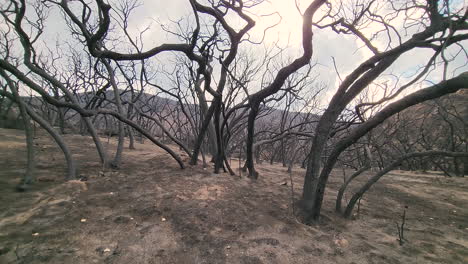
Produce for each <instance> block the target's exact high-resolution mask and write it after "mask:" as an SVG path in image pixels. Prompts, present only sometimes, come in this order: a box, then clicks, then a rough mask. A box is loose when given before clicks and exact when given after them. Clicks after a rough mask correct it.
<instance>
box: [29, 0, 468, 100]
mask: <svg viewBox="0 0 468 264" xmlns="http://www.w3.org/2000/svg"><path fill="white" fill-rule="evenodd" d="M31 1H33V0H31ZM69 1H70V5H71V6H72V7H73V6H74V5H75V6H76V3H74V2H73V1H72V0H69ZM120 1H121V0H110V1H109V3H110V4H111V5H112V6H116V5H117V4H118V3H119V2H120ZM309 2H311V0H297V4H298V6H299V9H300V10H301V12H302V11H304V8H305V7H306V5H308V3H309ZM334 2H336V1H332V3H334ZM139 3H140V6H139V7H138V8H136V9H135V10H134V12H133V13H132V16H131V19H130V24H129V29H130V34H132V35H133V36H135V37H137V36H138V35H139V32H141V30H143V29H145V28H147V27H148V30H147V31H146V32H145V34H144V35H143V43H144V50H147V49H149V48H152V47H154V46H156V45H160V44H162V43H166V42H170V43H177V42H178V40H177V38H175V37H174V36H172V35H171V34H168V33H167V32H165V31H164V30H163V29H162V27H161V25H164V26H166V27H168V28H174V27H173V26H174V21H180V20H182V21H185V22H187V21H190V20H191V19H193V14H192V11H191V8H190V5H189V2H188V0H171V1H161V0H141V1H139ZM451 3H452V7H453V8H460V7H463V6H465V7H466V4H465V2H464V1H460V0H456V1H452V2H451ZM249 15H251V16H252V18H254V20H256V21H257V25H256V26H255V28H254V29H253V30H252V33H251V39H252V40H254V41H259V40H261V39H262V36H263V32H264V29H265V28H266V27H269V26H272V25H275V24H277V23H278V25H276V26H275V27H274V28H272V29H270V30H268V31H267V35H266V36H265V41H264V43H265V45H266V46H268V45H273V44H274V43H277V45H278V46H279V47H281V48H284V49H285V50H284V53H285V56H284V57H288V56H289V57H290V58H295V57H297V56H299V55H300V54H301V51H302V48H301V26H302V25H301V24H302V18H301V15H300V13H299V11H298V9H297V7H296V4H295V0H270V1H265V2H264V3H263V4H262V5H259V6H257V7H255V8H253V9H252V10H251V13H249ZM318 15H320V12H319V13H318ZM280 17H281V20H280ZM316 17H317V16H316ZM229 21H230V22H231V23H232V24H233V25H236V26H237V27H240V26H241V25H242V24H241V21H240V20H239V19H236V18H235V17H230V18H229ZM397 22H398V21H397ZM397 24H398V23H397ZM400 26H401V25H400ZM376 30H378V28H376V27H373V26H371V27H369V28H368V29H367V30H364V31H363V33H364V34H367V35H370V34H372V33H373V32H374V31H376ZM314 32H315V33H314V39H313V46H314V56H313V62H315V63H317V66H316V67H315V68H314V69H313V71H312V74H314V75H315V76H318V80H319V81H321V82H323V83H325V84H326V85H328V86H329V89H328V91H327V93H325V94H324V95H323V98H322V100H323V101H324V104H326V102H327V100H328V99H329V98H330V97H331V95H332V94H333V91H334V89H336V87H338V85H339V83H340V80H339V78H338V76H337V74H336V73H335V68H334V66H333V60H332V58H334V59H335V62H336V68H337V69H338V71H339V73H340V76H341V78H344V77H345V76H346V75H347V74H349V73H350V72H351V71H352V70H353V69H354V68H356V67H357V66H358V65H359V64H360V63H361V62H363V61H364V60H365V59H366V58H368V57H369V56H371V55H372V54H371V52H370V51H369V50H367V49H365V48H363V43H362V42H361V41H360V40H358V39H357V38H355V37H353V36H346V35H343V34H340V35H338V34H336V33H335V32H332V31H331V30H328V29H321V30H319V29H316V28H315V29H314ZM69 39H70V36H69V31H68V29H67V25H66V23H64V20H63V16H62V14H61V12H60V11H59V9H58V7H54V8H52V9H51V10H50V11H49V15H48V18H47V23H46V27H45V31H44V35H43V37H42V38H41V41H42V43H40V44H39V46H41V45H42V46H43V47H45V46H48V47H53V46H54V45H55V44H56V43H63V42H67V41H69ZM374 43H375V45H376V46H377V47H378V48H380V49H383V48H384V44H385V43H384V41H381V40H379V39H377V40H376V41H375V42H374ZM467 44H468V43H467V42H466V41H465V42H464V43H462V45H464V46H466V45H467ZM117 48H118V47H117ZM241 49H245V50H249V51H257V50H258V52H261V50H262V49H263V47H262V46H261V45H253V46H252V45H250V44H249V43H244V44H243V45H242V46H241ZM430 54H431V53H430V52H428V51H425V50H418V51H416V52H410V53H409V54H408V55H405V56H403V57H401V58H400V59H399V60H398V62H397V63H395V66H393V67H391V69H389V70H388V71H387V72H386V73H385V74H394V75H397V76H403V77H405V76H407V77H408V76H409V73H411V72H415V71H416V69H418V68H419V67H421V65H424V63H425V62H426V61H427V59H428V56H430ZM170 56H171V55H170V54H164V55H162V56H161V55H158V56H157V58H154V60H155V61H157V62H159V63H162V64H164V62H167V61H168V60H170V59H171V58H170ZM467 59H468V58H467V57H466V54H460V55H459V56H458V57H457V60H456V61H455V63H454V68H456V67H458V66H460V65H463V64H464V63H465V62H466V60H467ZM467 70H468V69H467V67H466V66H465V67H461V68H460V69H458V70H457V71H455V72H453V74H455V75H457V74H460V73H461V72H464V71H467ZM450 72H452V71H450ZM389 76H390V75H389ZM384 78H385V76H384ZM388 78H389V81H390V80H391V79H392V77H388ZM440 80H441V74H440V72H438V73H434V74H432V75H431V76H430V78H429V79H428V82H426V83H425V84H426V85H428V84H429V83H430V82H437V81H440ZM257 86H260V85H259V84H258V83H257ZM255 89H260V87H254V88H253V90H255Z"/></svg>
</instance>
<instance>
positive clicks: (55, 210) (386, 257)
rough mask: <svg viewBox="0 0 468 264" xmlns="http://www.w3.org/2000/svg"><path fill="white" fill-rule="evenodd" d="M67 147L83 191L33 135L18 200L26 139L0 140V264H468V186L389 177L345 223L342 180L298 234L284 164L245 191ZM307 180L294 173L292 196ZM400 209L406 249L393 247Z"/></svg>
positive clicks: (164, 158)
mask: <svg viewBox="0 0 468 264" xmlns="http://www.w3.org/2000/svg"><path fill="white" fill-rule="evenodd" d="M65 139H66V141H67V142H68V143H69V144H70V146H71V149H72V152H73V153H74V156H75V158H76V159H77V161H78V163H79V168H80V170H79V175H80V177H83V178H86V179H87V181H84V182H81V181H73V182H64V181H63V176H64V173H65V167H64V165H63V164H64V160H63V157H62V155H61V153H60V151H59V149H58V148H57V147H56V146H55V145H54V144H52V141H51V140H50V139H49V138H48V137H47V136H45V135H44V134H41V133H39V134H38V138H37V139H36V140H35V142H36V150H37V151H38V153H39V156H38V172H37V176H38V181H37V182H36V184H35V185H34V187H33V188H32V190H31V191H29V192H26V193H17V192H14V191H13V190H14V186H15V184H16V183H17V182H18V181H19V178H20V176H21V173H22V172H24V166H25V144H24V136H23V134H22V131H17V130H5V129H0V263H2V264H3V263H79V264H80V263H83V264H84V263H122V264H123V263H251V264H253V263H356V264H361V263H468V179H460V178H459V179H448V178H441V177H439V176H437V175H425V174H409V173H404V172H394V173H392V174H391V175H387V176H385V177H384V178H383V179H382V181H381V182H380V183H378V184H377V185H376V186H375V188H373V189H371V191H370V192H369V193H368V194H366V196H365V197H364V198H363V200H362V202H361V207H360V213H359V217H358V218H357V219H355V220H352V221H345V220H343V219H341V218H340V217H338V216H337V215H336V214H335V213H334V212H333V210H332V208H334V197H335V195H336V190H337V188H338V187H339V184H340V183H341V182H342V180H343V179H342V175H341V172H337V173H336V175H334V177H333V178H332V179H331V181H330V184H329V190H328V193H327V196H326V201H327V202H326V203H325V205H324V207H325V209H324V210H325V211H324V217H323V221H322V223H321V224H319V225H317V226H305V225H302V224H300V223H299V222H298V221H296V219H295V217H294V216H293V214H292V206H291V189H290V185H289V183H288V185H282V183H284V182H285V181H289V180H288V179H289V176H288V174H287V173H286V168H283V167H281V166H279V165H271V166H270V165H268V164H263V165H260V166H259V170H260V173H261V176H260V179H259V180H258V181H257V182H254V183H252V182H250V181H249V180H247V179H245V178H242V179H240V178H238V177H232V176H229V175H228V174H220V175H215V174H212V173H211V169H210V168H208V169H207V170H204V169H203V168H201V167H200V166H193V167H189V168H187V169H185V170H180V169H178V167H177V164H176V163H175V162H174V161H173V160H171V159H170V157H169V156H168V155H166V154H164V153H163V152H162V151H161V150H159V149H157V147H155V146H153V145H151V144H150V143H147V144H144V145H142V144H137V145H136V148H137V149H136V150H126V151H125V152H124V159H123V165H122V169H121V170H119V171H104V172H103V171H102V170H101V168H100V165H99V163H98V162H97V161H98V157H97V153H96V152H95V149H94V148H93V145H92V141H91V140H90V138H88V137H82V136H78V135H65ZM103 140H104V141H105V142H106V141H107V139H103ZM114 148H115V147H114V142H113V141H112V140H111V144H110V149H111V150H113V149H114ZM184 159H185V160H187V159H188V158H187V157H186V156H185V157H184ZM236 163H237V162H236ZM303 174H304V171H303V170H300V169H295V172H294V173H293V179H294V187H295V196H296V197H299V195H300V192H301V190H300V189H301V185H302V177H303ZM362 182H363V180H360V181H357V182H356V184H353V185H352V186H351V188H357V186H358V185H359V184H362ZM346 197H347V198H349V197H350V195H349V194H348V195H347V196H346ZM404 206H408V207H409V208H408V209H407V223H406V227H407V230H406V237H407V239H408V242H407V243H406V244H405V245H404V246H399V245H398V242H397V240H396V239H397V234H396V233H397V229H396V221H400V217H401V213H402V212H403V208H404Z"/></svg>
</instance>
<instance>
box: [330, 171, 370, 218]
mask: <svg viewBox="0 0 468 264" xmlns="http://www.w3.org/2000/svg"><path fill="white" fill-rule="evenodd" d="M369 169H370V166H367V167H363V168H361V169H359V170H357V171H356V172H354V173H353V174H352V175H351V176H349V178H348V179H346V181H345V182H344V183H343V185H341V187H340V189H339V190H338V195H337V196H336V205H335V211H336V212H337V213H341V204H342V202H343V195H344V192H345V191H346V188H347V187H348V185H349V184H350V183H351V182H352V181H353V180H354V179H355V178H356V177H358V176H359V175H361V174H362V173H364V172H365V171H367V170H369Z"/></svg>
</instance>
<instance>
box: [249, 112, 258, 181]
mask: <svg viewBox="0 0 468 264" xmlns="http://www.w3.org/2000/svg"><path fill="white" fill-rule="evenodd" d="M259 106H260V103H257V104H255V105H251V106H250V112H249V118H248V121H247V151H246V152H247V154H246V161H245V164H246V167H247V169H248V170H249V174H248V177H249V178H251V179H254V180H255V179H257V178H258V172H257V171H256V170H255V165H254V162H253V144H254V134H255V118H256V117H257V113H258V108H259Z"/></svg>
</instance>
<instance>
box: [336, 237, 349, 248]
mask: <svg viewBox="0 0 468 264" xmlns="http://www.w3.org/2000/svg"><path fill="white" fill-rule="evenodd" d="M334 242H335V245H337V246H339V247H341V248H347V247H348V246H349V242H348V240H346V239H344V238H341V239H335V241H334Z"/></svg>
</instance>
